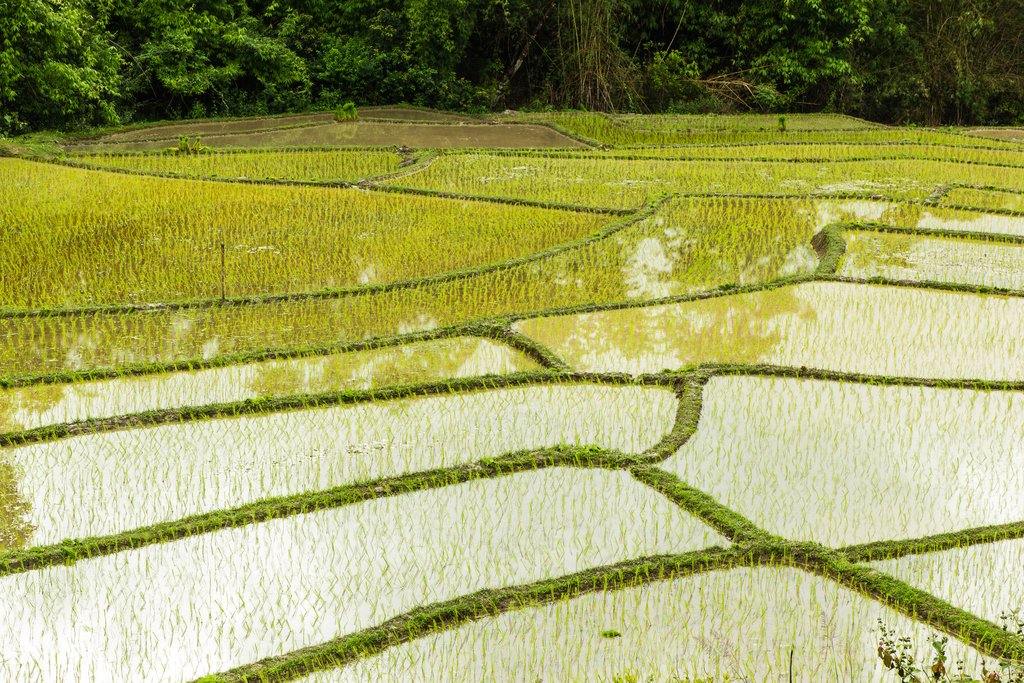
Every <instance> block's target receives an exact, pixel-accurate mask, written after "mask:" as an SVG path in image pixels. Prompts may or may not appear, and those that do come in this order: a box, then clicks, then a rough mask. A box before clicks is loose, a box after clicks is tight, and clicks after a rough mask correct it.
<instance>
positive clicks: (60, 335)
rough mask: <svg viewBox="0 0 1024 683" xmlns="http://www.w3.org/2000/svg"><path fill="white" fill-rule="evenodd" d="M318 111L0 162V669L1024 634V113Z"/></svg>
mask: <svg viewBox="0 0 1024 683" xmlns="http://www.w3.org/2000/svg"><path fill="white" fill-rule="evenodd" d="M331 117H332V114H331V113H330V112H325V113H320V114H311V115H303V116H298V117H290V118H258V119H248V120H237V121H194V122H185V123H179V124H168V125H164V126H155V127H149V128H140V129H135V130H126V131H118V132H114V133H112V134H109V135H105V136H103V137H101V138H98V139H96V140H94V141H92V143H87V144H77V145H71V146H69V151H72V152H74V153H75V156H73V157H71V158H69V159H66V160H65V161H67V162H68V163H63V164H58V163H53V164H43V163H38V162H32V161H26V160H19V159H0V186H2V187H3V188H4V190H5V192H4V193H2V194H0V444H2V448H0V610H2V611H3V613H5V614H8V615H9V618H8V619H5V620H0V679H4V680H8V679H10V680H18V681H22V680H25V681H49V680H82V681H83V682H84V681H91V680H97V681H98V680H104V681H106V680H128V679H131V680H189V679H195V678H199V677H203V678H201V679H200V680H203V681H205V682H207V683H210V682H213V681H217V682H218V683H238V682H239V681H242V680H247V681H254V680H281V681H284V680H303V681H305V682H306V683H316V682H319V683H326V681H343V680H391V679H395V680H398V679H402V680H404V679H413V680H430V681H434V680H438V681H445V680H451V681H463V680H465V681H469V680H472V681H477V680H524V681H532V680H535V679H537V678H545V679H546V678H549V677H554V678H558V679H566V680H576V679H585V680H600V681H609V682H615V683H637V682H639V681H650V680H656V681H662V680H673V681H687V682H688V683H695V682H696V681H701V682H705V681H709V680H716V681H726V680H731V681H740V680H788V679H789V678H790V677H791V678H792V680H807V681H819V680H869V681H888V680H892V669H891V668H887V665H886V662H885V660H884V658H883V659H880V658H879V656H878V652H879V650H878V649H877V647H876V644H877V643H878V631H877V630H876V629H875V628H874V625H875V623H876V622H878V621H879V620H881V623H884V624H887V626H886V628H887V629H890V630H888V631H886V632H885V633H883V634H882V635H883V645H884V644H885V643H887V642H889V643H891V644H892V648H890V649H889V650H886V649H885V647H883V648H882V651H881V652H882V654H883V656H884V655H886V653H888V655H889V656H890V661H891V657H892V656H893V655H894V653H895V656H898V657H904V655H905V656H906V657H907V658H910V657H913V658H915V661H918V662H922V661H929V662H930V661H931V660H930V659H928V657H929V654H928V652H929V648H933V650H932V651H933V652H936V653H939V655H940V656H941V657H942V658H944V659H943V662H946V661H949V662H952V659H953V658H954V657H956V658H959V657H966V658H967V660H968V662H967V663H968V665H969V667H973V669H971V670H975V669H978V668H979V665H980V663H981V662H982V661H983V659H984V660H987V661H994V660H995V659H996V658H1002V657H1010V658H1014V657H1016V658H1020V659H1022V660H1024V641H1022V640H1021V639H1020V637H1019V635H1018V634H1015V633H1012V632H1007V631H1002V630H1000V629H999V628H998V627H997V626H996V625H995V624H994V623H992V622H993V620H994V619H996V617H997V616H998V615H997V614H996V612H995V610H997V609H998V610H1002V609H1006V608H1007V606H1008V605H1009V606H1010V607H1011V608H1012V607H1013V606H1014V605H1015V604H1019V603H1020V601H1021V600H1022V599H1024V597H1022V595H1020V593H1021V590H1020V586H1018V585H1017V583H1019V582H1014V581H1012V579H1011V580H1008V577H1012V576H1014V575H1016V573H1019V572H1017V571H1016V570H1017V568H1018V565H1020V563H1021V557H1019V555H1020V554H1021V548H1024V545H1022V541H1021V540H1020V537H1021V535H1022V533H1024V532H1022V528H1024V527H1022V526H1021V524H1024V522H1022V521H1021V520H1024V507H1022V505H1021V501H1020V500H1018V499H1019V498H1020V497H1019V496H1018V495H1016V493H1017V492H1018V491H1019V490H1020V489H1021V487H1022V485H1024V481H1022V480H1021V476H1020V474H1019V473H1020V472H1022V471H1024V462H1022V461H1021V459H1022V457H1024V456H1022V454H1024V444H1022V442H1021V436H1020V434H1019V433H1018V432H1019V431H1020V430H1019V429H1016V428H1015V426H1016V425H1018V424H1021V423H1024V392H1022V391H1021V387H1022V386H1024V365H1022V363H1021V358H1022V357H1024V347H1022V343H1024V342H1022V341H1021V340H1022V339H1024V327H1022V322H1021V321H1024V310H1022V306H1024V299H1022V298H1021V296H1019V294H1020V292H1019V291H1017V290H1021V289H1024V284H1022V283H1024V276H1022V275H1020V274H1019V272H1018V271H1020V270H1021V267H1020V266H1021V265H1022V264H1021V261H1022V258H1021V254H1020V253H1019V252H1020V249H1021V248H1022V247H1021V244H1020V242H1021V239H1024V218H1022V216H1021V215H1019V214H1020V212H1021V210H1022V208H1024V206H1019V204H1020V202H1019V201H1018V200H1019V199H1020V196H1024V175H1022V174H1021V169H1022V168H1024V147H1021V146H1020V145H1019V144H1015V143H1013V142H1011V141H1006V140H998V139H986V138H983V137H971V136H968V135H966V134H964V133H963V132H957V131H941V130H930V129H916V130H911V129H897V128H885V127H880V126H875V125H872V124H869V123H867V122H864V121H859V120H856V119H850V118H846V117H839V116H830V115H824V116H817V115H792V114H787V115H785V116H784V117H779V116H777V115H763V116H757V115H752V116H746V115H745V116H720V117H689V116H667V115H666V116H646V117H645V116H631V115H628V116H605V115H599V114H592V113H554V114H550V113H537V114H514V115H512V114H508V115H502V116H499V117H496V120H497V121H499V122H502V123H493V122H492V123H490V124H487V123H485V122H484V121H483V120H482V119H471V118H467V117H457V116H455V115H447V114H442V113H437V112H430V111H426V110H419V109H414V108H365V109H360V110H359V116H358V119H359V120H358V121H356V120H351V121H345V122H343V123H337V124H336V123H333V122H330V118H331ZM512 120H514V124H513V123H512V122H511V121H512ZM559 131H561V132H559ZM178 136H184V137H185V138H186V139H187V141H188V142H189V145H190V146H191V143H192V142H193V140H197V139H199V138H201V140H202V143H201V144H202V145H203V146H207V145H209V146H210V147H212V148H214V149H209V150H205V151H203V152H202V153H196V154H174V155H170V154H168V155H161V154H148V153H127V152H123V151H117V150H118V149H121V150H123V149H128V148H152V149H161V148H165V147H167V146H169V145H173V144H174V143H175V141H176V140H177V139H178ZM317 144H319V145H328V146H334V145H367V144H371V145H374V144H379V145H387V148H390V149H394V148H395V145H400V144H407V145H409V146H410V147H418V148H421V149H422V148H429V147H461V146H465V145H486V146H494V147H524V146H526V147H541V146H550V145H554V146H558V147H564V148H565V149H559V150H550V149H549V150H546V151H545V150H541V149H532V150H508V151H501V150H490V151H488V150H486V149H473V150H463V151H453V152H448V153H443V154H439V155H435V154H434V153H429V154H424V155H421V156H418V157H412V155H411V153H410V152H409V150H403V149H399V150H396V151H389V150H388V149H386V148H385V147H383V146H382V147H378V148H374V149H368V148H363V149H348V150H341V149H328V148H323V147H321V148H310V147H309V146H310V145H317ZM239 145H241V146H246V147H251V148H250V149H237V150H231V151H226V149H227V148H231V147H234V146H239ZM282 145H302V146H305V147H306V148H305V149H287V150H284V149H277V150H273V151H272V150H269V149H266V148H268V147H280V146H282ZM599 145H600V146H602V148H601V149H594V147H597V146H599ZM609 145H610V146H611V148H609ZM637 145H642V146H637ZM655 145H657V146H655ZM257 147H263V148H264V149H262V150H260V149H254V148H257ZM569 147H574V148H575V149H569ZM72 148H74V149H72ZM12 149H13V150H14V151H15V152H17V151H18V148H17V147H16V146H15V147H12ZM414 158H415V159H416V160H417V161H418V162H419V163H415V164H412V165H411V166H410V165H409V164H408V163H402V162H403V160H405V162H408V161H410V160H412V159H414ZM400 163H402V166H403V168H402V169H401V174H395V173H392V172H393V171H395V170H396V169H398V167H399V164H400ZM75 164H79V165H82V166H88V167H90V168H74V167H73V166H74V165H75ZM91 167H102V169H103V170H100V169H99V168H91ZM114 171H116V172H114ZM222 181H231V182H222ZM355 181H359V182H358V186H357V187H350V186H349V185H351V184H353V183H354V182H355ZM317 183H319V184H320V186H316V185H317ZM869 280H870V281H871V282H867V281H869ZM992 288H1004V289H1010V290H1014V291H1008V292H1006V291H1003V292H996V293H993V292H992ZM778 366H784V367H782V368H780V367H778ZM666 371H667V372H666ZM587 373H603V374H587ZM838 373H859V374H857V375H849V374H847V375H843V374H838ZM630 375H633V377H630ZM638 376H639V377H638ZM811 377H814V379H811ZM915 378H916V379H915ZM33 430H34V431H33ZM993 525H995V526H993ZM854 591H856V592H854ZM947 603H949V604H947ZM885 605H887V606H885ZM888 625H892V626H891V627H890V626H888ZM891 629H897V630H895V631H894V630H891ZM936 630H937V631H940V632H942V633H944V634H946V635H947V636H950V637H952V638H954V639H955V640H953V641H943V640H941V638H940V639H938V640H934V639H933V638H932V637H931V636H930V635H929V634H930V633H933V632H934V631H936ZM896 633H907V634H909V636H908V637H907V638H908V639H907V640H904V641H897V640H896V639H895V638H896V635H895V634H896ZM886 634H888V635H886ZM886 638H888V639H889V640H886ZM897 643H899V645H897ZM904 643H905V644H906V645H904ZM935 643H941V648H943V649H941V651H940V650H939V649H935V648H937V647H938V646H936V645H935ZM965 643H966V644H969V645H970V647H968V645H964V644H965ZM893 648H895V649H893ZM182 652H187V653H188V656H187V657H185V656H182V654H181V653H182ZM266 657H272V658H273V659H270V660H264V659H263V658H266ZM261 660H263V661H261ZM907 661H909V659H908V660H907ZM236 667H242V668H241V669H239V668H236ZM217 672H221V674H218V673H217ZM314 672H315V673H314ZM211 674H212V675H211ZM307 674H311V675H307ZM303 676H305V678H303Z"/></svg>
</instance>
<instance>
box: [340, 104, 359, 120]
mask: <svg viewBox="0 0 1024 683" xmlns="http://www.w3.org/2000/svg"><path fill="white" fill-rule="evenodd" d="M358 118H359V111H358V110H357V109H356V105H355V104H354V103H353V102H346V103H345V104H343V105H341V106H340V107H338V108H337V109H335V110H334V120H335V121H338V122H339V123H340V122H342V121H355V120H357V119H358Z"/></svg>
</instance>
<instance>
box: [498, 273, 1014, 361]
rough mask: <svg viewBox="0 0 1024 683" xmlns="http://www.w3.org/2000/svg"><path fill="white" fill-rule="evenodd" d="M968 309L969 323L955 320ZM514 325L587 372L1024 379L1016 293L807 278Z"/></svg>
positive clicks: (966, 312)
mask: <svg viewBox="0 0 1024 683" xmlns="http://www.w3.org/2000/svg"><path fill="white" fill-rule="evenodd" d="M911 311H912V312H913V314H910V312H911ZM964 316H967V317H968V319H970V320H971V325H961V324H957V322H958V321H961V320H963V318H964ZM516 329H518V330H519V331H520V332H522V333H523V334H525V335H527V336H529V337H531V338H533V339H535V340H537V341H538V342H540V343H541V344H545V345H547V346H549V347H550V348H551V349H553V350H554V351H555V353H557V354H558V355H560V356H562V357H563V358H565V359H566V360H567V361H568V362H569V364H570V365H572V366H574V367H577V368H580V369H581V370H587V371H590V372H610V371H613V370H624V371H627V372H631V373H645V372H660V371H661V370H681V369H684V368H687V367H692V366H696V365H700V364H704V363H747V364H771V365H781V366H789V367H798V368H799V367H806V368H814V369H820V370H834V371H838V372H851V373H866V374H875V375H899V376H907V377H937V378H947V379H990V380H1024V300H1021V299H1018V298H1016V297H1010V298H1007V297H998V296H984V295H978V294H971V293H961V292H948V291H935V290H927V289H914V288H896V287H885V286H878V285H864V284H849V283H833V282H813V283H806V284H799V285H792V286H786V287H781V288H778V289H771V290H766V291H758V292H752V293H745V294H732V295H722V296H717V297H714V298H707V299H702V300H697V301H688V302H683V303H678V304H667V305H660V306H647V307H633V308H625V309H622V310H610V311H601V312H596V313H579V314H574V315H565V316H557V317H546V318H532V319H530V320H525V321H522V322H519V323H516Z"/></svg>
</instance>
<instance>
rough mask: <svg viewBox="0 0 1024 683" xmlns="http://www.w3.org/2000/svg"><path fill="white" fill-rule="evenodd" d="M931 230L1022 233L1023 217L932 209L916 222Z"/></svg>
mask: <svg viewBox="0 0 1024 683" xmlns="http://www.w3.org/2000/svg"><path fill="white" fill-rule="evenodd" d="M917 226H918V227H920V228H930V229H933V230H964V231H967V232H993V233H997V234H1002V235H1024V217H1021V216H999V215H993V214H977V213H968V212H964V211H956V210H952V209H932V210H930V211H926V212H924V214H923V215H922V216H921V220H920V221H919V222H918V224H917Z"/></svg>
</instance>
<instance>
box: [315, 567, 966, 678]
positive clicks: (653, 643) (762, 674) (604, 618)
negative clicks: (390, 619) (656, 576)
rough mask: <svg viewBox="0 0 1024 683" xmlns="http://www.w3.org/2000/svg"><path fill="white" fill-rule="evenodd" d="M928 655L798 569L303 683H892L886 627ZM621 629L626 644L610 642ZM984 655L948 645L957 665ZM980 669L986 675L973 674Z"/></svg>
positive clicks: (922, 651)
mask: <svg viewBox="0 0 1024 683" xmlns="http://www.w3.org/2000/svg"><path fill="white" fill-rule="evenodd" d="M879 617H880V618H882V619H883V620H884V621H885V622H886V623H888V624H890V625H892V626H895V627H897V628H898V629H899V631H900V633H901V634H903V635H907V636H910V637H911V638H912V639H913V644H914V649H915V651H916V652H917V653H918V654H919V655H920V656H924V657H928V656H930V654H931V645H930V639H929V636H930V635H931V629H929V628H927V627H925V626H922V625H920V624H915V623H914V622H912V621H911V620H910V619H908V618H906V617H904V616H901V615H898V614H897V613H895V612H893V611H891V610H889V609H887V608H885V607H883V606H881V605H880V604H879V603H878V602H876V601H874V600H871V599H868V598H865V597H862V596H860V595H858V594H856V593H854V592H853V591H850V590H848V589H845V588H841V587H839V586H838V585H836V584H834V583H832V582H831V581H829V580H827V579H823V578H820V577H817V576H814V575H812V574H808V573H804V572H801V571H799V570H796V569H785V568H783V569H774V568H756V569H732V570H728V571H719V572H713V573H710V574H702V575H697V576H690V577H685V578H680V579H675V580H672V581H665V582H658V583H653V584H650V585H647V586H642V587H637V588H627V589H624V590H620V591H616V592H610V593H595V594H589V595H584V596H581V597H578V598H575V599H572V600H567V601H561V602H558V603H556V604H553V605H547V606H542V607H535V608H530V609H526V610H516V611H512V612H509V613H506V614H503V615H500V616H497V617H492V618H488V619H483V620H480V621H476V622H471V623H468V624H466V625H463V626H460V627H459V628H456V629H452V630H446V631H442V632H440V633H437V634H435V635H431V636H428V637H426V638H421V639H419V640H416V641H413V642H411V643H404V644H401V645H397V646H395V647H392V648H389V649H388V650H385V651H384V652H382V653H380V654H378V655H375V656H373V657H370V658H368V659H365V660H359V661H356V662H354V663H352V664H351V665H349V666H347V667H345V668H343V669H335V670H331V671H324V672H320V673H317V674H314V675H311V676H308V677H306V678H302V679H300V681H301V683H355V682H356V681H370V680H377V681H396V680H410V681H432V682H436V683H456V682H458V683H463V682H467V681H483V680H493V681H533V680H538V679H539V680H544V681H581V680H593V681H610V680H612V678H613V677H614V676H616V675H618V676H622V675H623V674H628V673H632V674H634V675H636V676H637V680H639V681H647V680H649V677H653V678H652V679H651V680H655V681H659V683H660V682H662V681H670V680H677V679H676V678H673V677H675V676H678V677H682V679H683V680H687V681H688V680H692V679H697V680H705V679H706V678H708V677H712V678H711V680H715V681H722V680H726V676H731V678H729V680H732V681H734V682H736V683H739V682H740V681H746V682H750V683H762V682H764V681H788V680H789V654H790V648H793V680H794V681H800V682H801V683H812V682H817V681H866V682H869V683H889V681H891V680H893V675H892V672H890V671H887V670H885V669H884V668H883V666H882V665H881V662H879V661H878V658H877V656H876V648H877V645H878V643H877V637H878V636H877V624H876V621H877V619H878V618H879ZM607 629H615V630H617V631H619V632H620V633H621V636H620V637H618V638H612V639H609V638H602V637H601V632H602V631H604V630H607ZM965 654H966V655H967V656H968V657H969V661H970V662H971V663H972V664H976V663H978V658H977V655H976V654H975V653H974V652H973V651H970V650H967V649H966V648H965V647H964V646H962V645H961V644H960V643H958V642H955V641H954V642H951V643H950V655H951V656H952V659H953V660H956V659H959V658H961V657H962V656H964V655H965ZM974 668H975V669H980V666H975V667H974Z"/></svg>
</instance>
